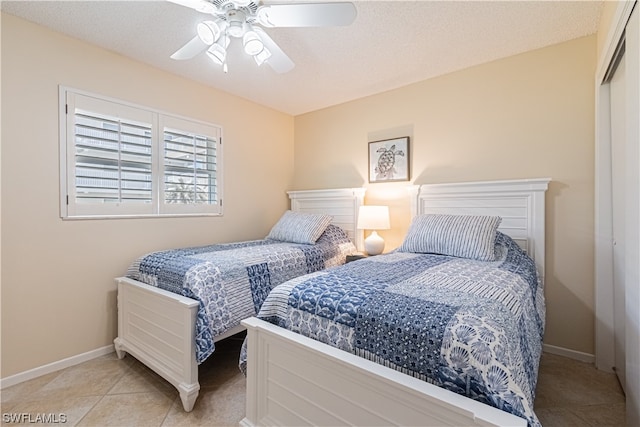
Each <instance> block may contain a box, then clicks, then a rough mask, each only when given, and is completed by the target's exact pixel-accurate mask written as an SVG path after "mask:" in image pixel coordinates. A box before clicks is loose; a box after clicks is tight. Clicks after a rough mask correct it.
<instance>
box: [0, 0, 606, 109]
mask: <svg viewBox="0 0 640 427" xmlns="http://www.w3.org/2000/svg"><path fill="white" fill-rule="evenodd" d="M321 1H322V0H315V2H321ZM284 2H287V1H274V0H269V1H267V0H264V3H267V4H268V3H284ZM289 2H292V1H289ZM354 3H355V5H356V8H357V11H358V16H357V18H356V20H355V22H354V23H353V24H352V25H350V26H347V27H325V28H272V29H267V32H268V33H269V35H270V36H271V37H272V38H273V39H274V40H275V41H276V42H277V43H278V44H279V45H280V47H281V48H282V49H283V50H284V51H285V52H286V53H287V55H288V56H289V57H290V58H291V59H292V60H293V61H294V62H295V64H296V67H295V68H294V69H293V70H292V71H290V72H289V73H286V74H276V73H275V72H274V71H273V70H272V69H271V68H270V67H268V66H262V67H258V66H257V65H256V64H255V62H254V61H253V59H251V58H250V57H248V56H247V55H245V54H243V53H242V52H241V43H240V42H239V41H238V40H233V41H232V44H231V46H230V50H229V57H228V65H229V72H228V73H226V74H225V73H224V72H223V71H222V70H221V69H220V67H219V66H217V65H215V64H213V63H212V62H211V61H210V60H209V59H208V58H207V57H206V55H199V56H198V57H196V58H194V59H191V60H188V61H174V60H172V59H170V58H169V56H170V55H171V54H172V53H173V52H175V51H176V50H177V49H178V48H180V47H181V46H182V45H183V44H185V43H186V42H187V41H188V40H190V39H191V38H192V37H193V36H194V35H195V24H196V23H197V22H200V21H201V20H204V18H205V17H206V15H203V14H200V13H198V12H196V11H194V10H192V9H188V8H186V7H183V6H179V5H177V4H174V3H170V2H167V1H157V0H156V1H2V2H1V8H2V10H3V11H4V12H6V13H10V14H13V15H16V16H19V17H22V18H24V19H27V20H29V21H33V22H36V23H38V24H41V25H44V26H47V27H49V28H51V29H53V30H56V31H59V32H61V33H66V34H68V35H70V36H72V37H75V38H78V39H82V40H86V41H87V42H89V43H92V44H95V45H98V46H102V47H104V48H105V49H109V50H112V51H115V52H118V53H120V54H122V55H124V56H128V57H131V58H135V59H137V60H139V61H142V62H145V63H148V64H151V65H153V66H155V67H158V68H161V69H164V70H167V71H169V72H171V73H174V74H178V75H181V76H184V77H187V78H189V79H192V80H195V81H198V82H201V83H203V84H205V85H209V86H213V87H215V88H218V89H221V90H224V91H226V92H229V93H232V94H235V95H238V96H241V97H243V98H247V99H250V100H252V101H255V102H257V103H259V104H263V105H266V106H268V107H271V108H274V109H276V110H279V111H283V112H286V113H289V114H292V115H298V114H302V113H306V112H309V111H314V110H318V109H321V108H325V107H328V106H332V105H336V104H340V103H343V102H346V101H350V100H353V99H357V98H362V97H365V96H368V95H373V94H375V93H379V92H383V91H387V90H390V89H394V88H397V87H401V86H405V85H407V84H410V83H414V82H418V81H421V80H425V79H428V78H431V77H435V76H438V75H442V74H446V73H449V72H452V71H456V70H460V69H464V68H467V67H470V66H473V65H477V64H481V63H485V62H489V61H492V60H495V59H499V58H503V57H507V56H511V55H515V54H518V53H522V52H525V51H528V50H532V49H537V48H541V47H544V46H548V45H552V44H556V43H560V42H563V41H567V40H571V39H574V38H578V37H582V36H585V35H589V34H594V33H595V32H596V30H597V27H598V22H599V19H600V12H601V8H602V2H601V1H585V0H583V1H568V2H565V1H556V0H547V1H516V0H512V1H477V0H476V1H356V2H354Z"/></svg>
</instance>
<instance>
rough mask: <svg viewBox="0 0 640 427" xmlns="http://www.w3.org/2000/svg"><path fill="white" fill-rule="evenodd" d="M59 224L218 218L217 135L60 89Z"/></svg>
mask: <svg viewBox="0 0 640 427" xmlns="http://www.w3.org/2000/svg"><path fill="white" fill-rule="evenodd" d="M60 108H61V117H62V118H63V119H62V121H61V135H60V141H61V142H60V148H61V149H60V153H61V168H60V169H61V178H60V183H61V185H60V186H61V216H62V217H63V218H90V217H118V216H127V217H131V216H161V215H221V214H222V197H221V189H222V186H221V172H220V171H221V157H222V156H221V154H222V153H221V144H222V137H221V136H222V130H221V129H220V128H219V127H217V126H214V125H211V124H207V123H203V122H198V121H195V120H190V119H185V118H180V117H175V116H171V115H168V114H163V113H160V112H158V111H154V110H151V109H148V108H145V107H139V106H134V105H131V104H125V103H122V102H119V101H114V100H109V99H105V98H101V97H97V96H94V95H88V94H84V93H79V92H77V91H73V90H71V89H66V88H61V89H60Z"/></svg>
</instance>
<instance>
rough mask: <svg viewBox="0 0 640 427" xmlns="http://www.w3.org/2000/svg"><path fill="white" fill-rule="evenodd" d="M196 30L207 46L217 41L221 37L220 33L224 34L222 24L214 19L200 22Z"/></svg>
mask: <svg viewBox="0 0 640 427" xmlns="http://www.w3.org/2000/svg"><path fill="white" fill-rule="evenodd" d="M196 31H197V33H198V37H200V40H202V42H203V43H204V44H206V45H207V46H211V45H212V44H213V43H215V42H216V40H218V38H220V34H222V28H220V25H219V24H218V23H217V22H213V21H203V22H200V23H199V24H198V26H197V27H196Z"/></svg>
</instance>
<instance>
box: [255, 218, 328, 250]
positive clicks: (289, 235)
mask: <svg viewBox="0 0 640 427" xmlns="http://www.w3.org/2000/svg"><path fill="white" fill-rule="evenodd" d="M331 219H332V218H331V216H329V215H324V214H312V213H302V212H293V211H286V212H285V213H284V215H282V217H281V218H280V219H279V220H278V222H277V223H276V225H274V226H273V228H272V229H271V231H270V232H269V235H268V236H267V239H272V240H280V241H283V242H292V243H308V244H314V243H315V242H316V240H318V238H319V237H320V236H321V235H322V233H324V230H326V228H327V227H328V226H329V223H331Z"/></svg>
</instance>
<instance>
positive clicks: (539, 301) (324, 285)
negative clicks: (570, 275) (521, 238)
mask: <svg viewBox="0 0 640 427" xmlns="http://www.w3.org/2000/svg"><path fill="white" fill-rule="evenodd" d="M496 254H497V255H498V257H497V259H498V261H495V262H484V261H474V260H469V259H462V258H454V257H447V256H441V255H429V254H413V253H403V252H393V253H390V254H387V255H380V256H376V257H370V258H366V259H363V260H360V261H357V262H352V263H349V264H345V265H344V266H341V267H337V268H331V269H328V270H324V271H322V272H317V273H313V274H310V275H308V276H304V277H300V278H297V279H293V280H291V281H289V282H287V283H285V284H283V285H280V286H279V287H277V288H275V289H274V290H273V291H272V292H271V294H270V295H269V297H268V298H267V299H266V300H265V302H264V304H263V305H262V309H261V310H260V313H259V316H258V317H259V318H262V319H264V320H267V321H269V322H271V323H274V324H276V325H279V326H281V327H284V328H287V329H290V330H292V331H294V332H297V333H300V334H302V335H305V336H307V337H311V338H313V339H316V340H319V341H321V342H324V343H326V344H329V345H332V346H334V347H338V348H340V349H342V350H345V351H348V352H350V353H354V354H357V355H359V356H361V357H364V358H366V359H369V360H372V361H375V362H377V363H380V364H383V365H385V366H388V367H391V368H393V369H396V370H399V371H401V372H404V373H406V374H408V375H411V376H414V377H417V378H420V379H422V380H424V381H428V382H430V383H433V384H435V385H437V386H441V387H443V388H446V389H449V390H451V391H454V392H456V393H459V394H462V395H464V396H467V397H470V398H472V399H475V400H478V401H480V402H483V403H486V404H488V405H491V406H494V407H497V408H499V409H502V410H505V411H507V412H510V413H512V414H515V415H517V416H519V417H522V418H525V419H527V421H528V422H529V425H531V426H534V425H535V426H537V425H539V422H538V419H537V417H536V416H535V414H534V412H533V401H534V394H535V388H536V381H537V376H538V364H539V360H540V354H541V350H542V336H543V332H544V315H545V304H544V296H543V289H542V283H541V281H540V280H539V279H538V276H537V273H536V269H535V264H534V262H533V261H532V260H531V258H529V257H528V256H527V255H526V254H525V253H524V252H523V251H522V250H521V249H520V248H519V247H518V245H517V244H516V243H515V242H514V241H513V240H512V239H511V238H509V237H507V236H505V235H503V234H501V233H499V234H498V237H497V240H496ZM243 353H244V352H243ZM243 367H244V360H241V368H243Z"/></svg>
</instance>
